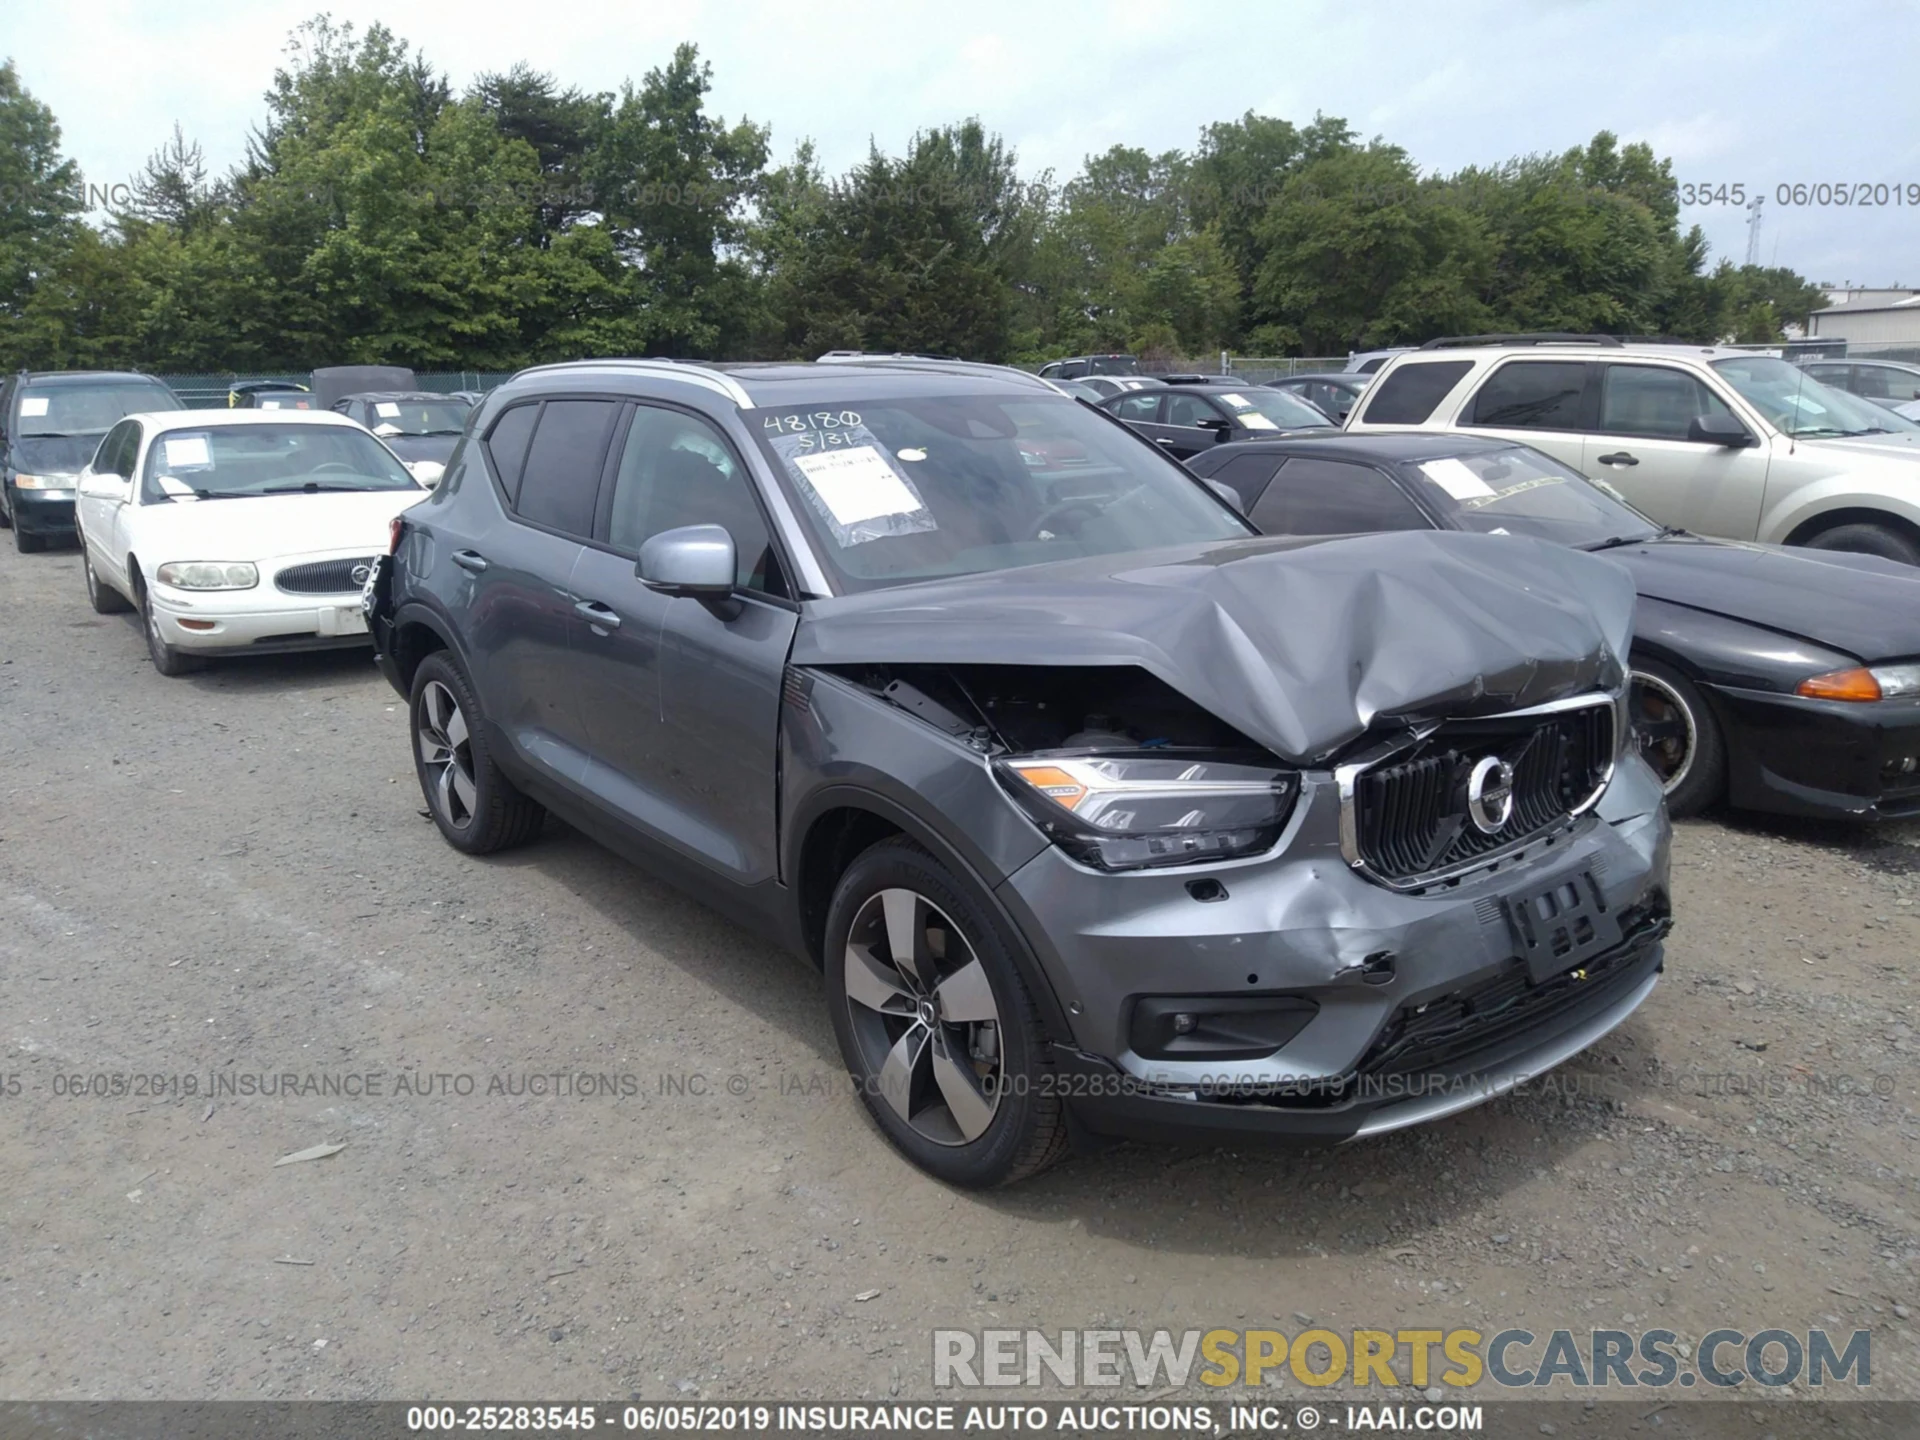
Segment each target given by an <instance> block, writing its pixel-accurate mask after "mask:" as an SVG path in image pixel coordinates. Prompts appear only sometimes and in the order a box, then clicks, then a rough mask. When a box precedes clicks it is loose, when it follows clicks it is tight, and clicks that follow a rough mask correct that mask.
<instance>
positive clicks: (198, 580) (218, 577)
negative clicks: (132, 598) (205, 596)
mask: <svg viewBox="0 0 1920 1440" xmlns="http://www.w3.org/2000/svg"><path fill="white" fill-rule="evenodd" d="M154 578H155V579H157V580H158V581H159V582H160V583H161V584H162V585H171V586H173V588H174V589H176V590H251V589H252V588H253V587H254V586H256V585H258V584H259V583H260V572H259V570H258V569H256V568H255V567H254V566H252V565H248V564H245V563H244V562H242V563H236V564H225V563H223V562H221V561H218V560H175V561H172V562H170V563H169V564H166V565H162V566H161V567H160V568H159V569H158V570H156V571H154Z"/></svg>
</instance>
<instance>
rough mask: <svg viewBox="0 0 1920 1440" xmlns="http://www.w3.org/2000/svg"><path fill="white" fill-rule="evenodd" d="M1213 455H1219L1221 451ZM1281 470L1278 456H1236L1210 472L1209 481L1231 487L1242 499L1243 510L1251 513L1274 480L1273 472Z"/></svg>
mask: <svg viewBox="0 0 1920 1440" xmlns="http://www.w3.org/2000/svg"><path fill="white" fill-rule="evenodd" d="M1224 448H1227V449H1232V448H1234V447H1232V446H1227V447H1224ZM1213 453H1215V454H1218V453H1219V451H1217V450H1216V451H1215V452H1213ZM1279 468H1280V457H1279V456H1278V455H1259V454H1254V455H1235V456H1234V457H1233V458H1232V459H1231V460H1229V461H1227V463H1226V464H1224V465H1221V466H1219V467H1218V468H1216V469H1214V470H1212V471H1210V472H1209V473H1208V474H1207V479H1209V480H1215V481H1218V482H1219V483H1220V484H1222V485H1226V486H1228V487H1230V488H1231V489H1232V490H1233V492H1234V494H1236V495H1238V496H1239V497H1240V504H1241V506H1242V508H1243V509H1246V510H1249V511H1251V510H1252V508H1253V506H1254V503H1255V502H1256V501H1257V500H1259V498H1260V493H1261V492H1262V491H1263V490H1265V489H1266V488H1267V482H1268V481H1269V480H1271V479H1273V472H1274V471H1275V470H1278V469H1279Z"/></svg>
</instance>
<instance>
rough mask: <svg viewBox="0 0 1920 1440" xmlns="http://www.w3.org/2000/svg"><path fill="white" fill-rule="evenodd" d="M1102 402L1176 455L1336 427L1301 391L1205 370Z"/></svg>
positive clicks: (1196, 453) (1189, 454)
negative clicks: (1282, 389)
mask: <svg viewBox="0 0 1920 1440" xmlns="http://www.w3.org/2000/svg"><path fill="white" fill-rule="evenodd" d="M1101 408H1102V409H1103V410H1105V411H1107V413H1108V414H1110V415H1116V416H1118V417H1119V418H1120V419H1122V420H1124V421H1126V422H1127V424H1129V425H1131V426H1132V427H1133V428H1134V429H1136V430H1138V431H1139V432H1140V433H1141V434H1142V435H1144V436H1146V437H1147V438H1148V439H1149V440H1151V441H1153V443H1154V444H1156V445H1158V446H1159V447H1160V448H1161V449H1163V450H1165V451H1166V452H1167V453H1168V454H1169V455H1171V456H1173V458H1174V459H1176V460H1185V459H1187V458H1189V457H1190V456H1194V455H1198V454H1200V453H1201V452H1202V451H1204V450H1211V449H1212V448H1213V447H1214V446H1216V445H1221V444H1225V443H1226V442H1227V441H1230V440H1231V441H1238V440H1245V439H1248V438H1250V437H1258V436H1262V435H1277V434H1282V433H1291V432H1295V431H1313V432H1319V433H1326V432H1330V431H1331V430H1333V429H1334V424H1333V421H1332V420H1330V419H1329V418H1328V417H1327V416H1326V415H1325V414H1324V413H1323V412H1322V411H1319V410H1316V409H1315V408H1314V407H1313V406H1311V405H1309V404H1308V403H1307V402H1306V401H1304V400H1302V399H1300V398H1299V397H1298V396H1297V395H1287V394H1283V393H1282V392H1280V391H1278V390H1269V389H1267V388H1266V387H1265V386H1261V385H1243V384H1239V383H1237V382H1235V381H1232V380H1228V379H1224V378H1218V379H1216V378H1214V377H1211V376H1205V375H1194V376H1172V377H1170V378H1169V381H1168V383H1167V384H1166V385H1165V386H1164V387H1162V388H1160V389H1158V390H1136V391H1134V392H1132V393H1131V394H1127V395H1115V396H1113V397H1112V398H1111V399H1109V400H1106V401H1104V402H1102V405H1101Z"/></svg>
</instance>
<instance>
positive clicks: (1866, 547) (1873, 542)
mask: <svg viewBox="0 0 1920 1440" xmlns="http://www.w3.org/2000/svg"><path fill="white" fill-rule="evenodd" d="M1801 543H1802V544H1803V545H1805V546H1806V547H1807V548H1808V549H1809V550H1845V551H1848V552H1850V553H1852V554H1855V555H1878V556H1879V557H1880V558H1881V559H1882V560H1895V561H1898V562H1899V563H1900V564H1902V565H1920V544H1916V543H1914V541H1913V539H1912V537H1911V536H1909V535H1907V534H1906V533H1905V532H1904V531H1900V530H1896V529H1894V528H1893V526H1891V525H1875V524H1872V523H1870V522H1867V521H1861V522H1858V523H1856V524H1852V525H1836V526H1834V527H1833V528H1832V529H1831V530H1822V531H1821V532H1820V533H1819V534H1818V535H1815V536H1813V537H1811V538H1810V539H1807V540H1804V541H1802V542H1801Z"/></svg>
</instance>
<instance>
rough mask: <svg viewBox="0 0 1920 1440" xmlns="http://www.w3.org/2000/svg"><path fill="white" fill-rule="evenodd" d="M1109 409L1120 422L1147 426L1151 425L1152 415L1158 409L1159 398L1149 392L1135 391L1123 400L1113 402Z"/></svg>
mask: <svg viewBox="0 0 1920 1440" xmlns="http://www.w3.org/2000/svg"><path fill="white" fill-rule="evenodd" d="M1111 408H1112V410H1113V413H1114V414H1116V415H1118V416H1119V417H1120V418H1121V419H1122V420H1131V421H1132V422H1133V423H1134V424H1136V425H1147V424H1151V423H1152V421H1153V417H1154V414H1155V413H1156V412H1157V411H1158V410H1159V409H1160V397H1159V395H1158V394H1156V393H1155V392H1153V391H1151V390H1142V391H1137V392H1135V393H1134V394H1132V395H1129V396H1127V398H1126V399H1124V400H1118V401H1115V402H1114V404H1113V406H1112V407H1111Z"/></svg>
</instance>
